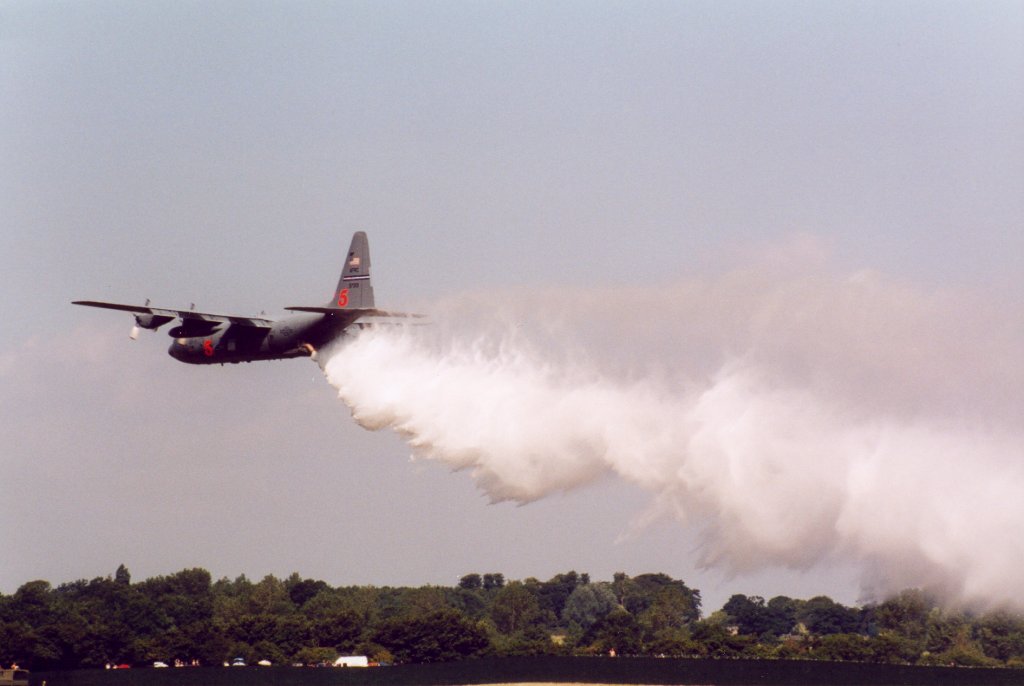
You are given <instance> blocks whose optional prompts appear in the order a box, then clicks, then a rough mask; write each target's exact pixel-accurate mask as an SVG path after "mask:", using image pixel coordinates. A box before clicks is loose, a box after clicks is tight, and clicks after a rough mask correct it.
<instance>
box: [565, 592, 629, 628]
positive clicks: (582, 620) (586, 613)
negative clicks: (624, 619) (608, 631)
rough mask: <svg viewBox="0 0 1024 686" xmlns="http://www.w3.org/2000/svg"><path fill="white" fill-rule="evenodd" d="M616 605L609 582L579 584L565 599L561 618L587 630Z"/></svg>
mask: <svg viewBox="0 0 1024 686" xmlns="http://www.w3.org/2000/svg"><path fill="white" fill-rule="evenodd" d="M616 607H618V602H617V601H616V598H615V593H614V592H613V591H612V589H611V585H610V584H607V583H595V584H586V585H581V586H577V587H576V590H574V591H573V592H572V593H571V594H570V595H569V597H568V598H567V599H566V601H565V609H564V610H563V611H562V619H563V620H564V621H566V622H572V623H575V624H577V625H579V626H580V627H582V628H583V629H584V630H587V629H589V628H590V627H591V626H593V625H594V624H595V623H596V622H597V621H598V620H600V619H602V618H604V617H605V616H606V615H607V614H608V613H609V612H611V611H612V610H614V609H615V608H616Z"/></svg>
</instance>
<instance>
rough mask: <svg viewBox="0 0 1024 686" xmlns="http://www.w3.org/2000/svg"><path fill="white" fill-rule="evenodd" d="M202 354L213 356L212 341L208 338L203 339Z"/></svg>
mask: <svg viewBox="0 0 1024 686" xmlns="http://www.w3.org/2000/svg"><path fill="white" fill-rule="evenodd" d="M203 354H204V355H206V356H207V357H213V341H212V340H210V339H209V338H207V339H206V340H204V341H203Z"/></svg>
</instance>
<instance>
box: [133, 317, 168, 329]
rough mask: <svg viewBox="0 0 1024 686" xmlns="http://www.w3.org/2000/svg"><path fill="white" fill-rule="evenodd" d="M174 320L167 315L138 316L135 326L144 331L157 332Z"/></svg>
mask: <svg viewBox="0 0 1024 686" xmlns="http://www.w3.org/2000/svg"><path fill="white" fill-rule="evenodd" d="M172 319H174V317H168V316H167V315H165V314H137V315H135V324H136V326H140V327H142V328H143V329H150V330H156V329H159V328H160V327H161V326H163V325H164V324H166V323H167V322H169V321H171V320H172Z"/></svg>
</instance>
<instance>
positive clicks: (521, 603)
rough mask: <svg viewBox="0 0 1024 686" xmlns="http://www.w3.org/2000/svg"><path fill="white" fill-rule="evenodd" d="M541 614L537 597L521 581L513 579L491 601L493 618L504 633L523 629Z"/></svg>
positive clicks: (499, 629)
mask: <svg viewBox="0 0 1024 686" xmlns="http://www.w3.org/2000/svg"><path fill="white" fill-rule="evenodd" d="M539 615H540V603H539V602H538V601H537V597H536V596H535V595H534V594H533V593H531V592H530V591H529V590H527V589H526V587H525V586H524V585H523V584H522V582H519V581H513V582H511V583H509V584H508V585H506V586H505V587H504V588H502V589H501V590H500V591H498V593H497V594H496V595H495V596H494V601H493V602H492V603H491V619H493V620H494V624H495V626H496V627H497V628H498V631H500V632H502V633H503V634H512V633H515V632H517V631H522V630H523V629H525V628H526V627H527V626H528V625H529V624H531V623H533V622H534V621H535V620H536V619H537V617H538V616H539Z"/></svg>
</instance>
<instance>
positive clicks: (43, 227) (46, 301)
mask: <svg viewBox="0 0 1024 686" xmlns="http://www.w3.org/2000/svg"><path fill="white" fill-rule="evenodd" d="M1022 34H1024V7H1022V6H1021V4H1020V3H1014V2H987V3H980V4H979V3H960V2H938V3H934V2H931V3H923V2H904V3H888V2H864V3H814V2H782V3H754V2H706V3H702V2H680V3H674V2H669V3H660V2H650V3H613V2H586V3H582V2H580V3H573V2H569V3H555V4H552V3H531V2H526V3H499V2H493V3H455V2H439V3H371V2H366V3H355V2H342V3H327V2H301V3H270V2H256V3H252V2H244V3H243V2H215V3H180V2H174V3H171V2H152V3H145V4H143V5H138V4H136V3H119V2H95V3H64V2H18V1H15V2H8V3H5V4H4V5H3V7H0V65H2V68H0V87H2V88H0V90H2V92H3V93H4V95H3V97H2V98H0V157H2V160H3V164H0V216H2V217H3V222H2V225H0V272H2V274H3V284H4V288H3V292H4V296H5V297H4V299H3V310H2V312H0V315H2V316H0V380H2V383H0V408H2V410H3V412H2V415H0V416H2V417H3V419H0V438H2V439H3V443H2V445H3V450H2V452H0V481H2V482H3V483H4V484H5V486H7V488H5V491H6V492H7V493H8V497H9V498H13V500H9V507H8V508H5V509H6V513H5V514H4V515H2V516H0V549H2V550H5V551H9V552H8V553H5V554H4V555H3V556H2V562H0V590H2V591H4V592H8V593H9V592H11V591H13V590H14V589H15V588H17V587H18V586H19V585H20V584H21V583H24V582H25V581H28V580H31V579H34V578H46V579H49V580H51V581H54V582H59V581H65V580H72V579H75V578H80V577H91V576H96V575H101V574H108V573H112V571H113V569H114V568H115V567H116V566H117V564H119V563H121V562H124V563H125V564H126V565H127V566H128V567H129V569H131V570H132V572H133V574H135V575H136V576H137V577H141V576H146V575H151V574H160V573H168V572H172V571H175V570H177V569H180V568H182V567H185V566H192V565H198V566H204V567H207V568H209V569H210V570H211V571H212V572H213V573H214V574H215V575H228V576H234V575H237V574H239V573H246V574H249V575H251V576H259V575H262V574H264V573H276V574H287V573H290V572H291V571H299V572H300V573H301V574H303V575H306V576H313V577H319V578H324V579H326V580H327V581H329V582H331V583H333V584H344V583H382V584H383V583H404V584H419V583H453V582H454V581H456V580H457V579H458V577H459V576H461V575H462V574H465V573H468V572H473V571H477V572H487V571H502V572H504V573H505V574H506V575H507V576H510V577H513V578H521V577H525V576H537V577H541V578H547V577H549V576H551V575H552V574H554V573H556V572H559V571H565V570H567V569H569V568H576V569H578V570H580V571H589V572H590V573H591V575H592V576H594V577H596V578H610V576H611V573H612V572H614V571H625V572H627V573H631V574H637V573H642V572H645V571H664V572H667V573H670V574H673V575H674V576H679V577H682V578H684V579H686V580H687V581H688V582H690V583H692V584H693V585H695V586H697V587H698V588H701V589H702V590H703V591H704V592H705V596H706V597H707V598H708V607H707V608H706V609H708V610H711V609H714V608H716V607H718V606H719V605H720V604H721V602H722V601H723V600H724V599H725V598H727V597H728V594H729V593H731V592H748V593H759V594H761V595H764V596H766V597H770V596H772V595H775V594H778V593H786V594H789V595H800V596H810V595H813V594H817V593H827V594H829V595H832V596H833V597H836V598H839V599H842V600H845V601H847V602H850V601H853V600H856V599H857V598H858V595H859V593H860V592H861V591H860V585H861V584H860V581H861V580H862V579H861V576H860V574H859V572H858V571H857V570H856V569H854V567H855V565H854V566H851V565H850V564H849V560H847V559H845V558H844V560H841V561H838V562H836V561H829V560H822V561H819V562H818V563H817V564H816V565H814V566H812V568H809V569H807V570H805V571H802V572H794V571H787V570H784V569H780V568H779V567H778V566H777V565H776V566H773V565H765V566H764V568H762V569H758V570H753V571H750V570H748V571H745V572H743V573H742V574H740V575H739V576H738V577H735V578H730V575H729V573H727V571H725V570H723V569H720V568H716V567H714V566H713V567H711V568H709V569H702V568H698V567H697V565H696V563H695V561H694V560H695V554H694V552H693V551H694V548H695V546H696V545H697V543H696V542H695V541H696V534H695V533H694V531H693V530H692V528H689V527H687V526H683V525H680V524H678V523H676V522H666V521H661V522H659V523H657V524H655V525H652V526H650V527H647V528H644V529H642V530H640V531H639V532H638V533H628V534H627V533H626V532H633V531H634V530H635V527H634V526H633V525H632V524H631V522H634V521H635V520H636V518H637V517H638V516H640V515H641V513H643V512H644V511H645V508H646V507H647V505H648V502H649V494H648V493H647V492H645V491H644V489H643V488H639V487H638V486H637V485H636V484H633V483H628V482H627V481H624V480H623V479H620V478H618V477H616V476H614V475H607V476H606V477H604V478H602V479H600V480H599V481H598V482H597V483H596V484H592V485H590V486H588V487H585V488H581V489H578V490H573V491H569V492H567V493H565V494H558V495H555V496H551V497H549V498H547V499H543V500H540V501H537V502H534V503H531V504H529V505H526V506H523V507H517V506H514V505H511V504H508V503H503V504H498V505H488V504H487V499H486V498H485V497H484V496H482V495H481V493H480V491H479V490H478V488H477V486H476V485H475V484H474V482H473V480H472V479H471V478H469V477H468V476H467V475H466V474H465V473H449V471H448V470H446V469H445V468H444V467H443V466H438V465H435V464H433V463H430V462H415V463H410V462H409V461H408V459H407V458H408V455H409V452H410V451H409V448H408V447H407V446H406V445H405V444H404V443H403V442H402V441H401V440H400V439H399V438H398V437H397V436H395V435H393V434H389V433H386V432H385V433H369V432H366V431H364V430H363V429H361V428H359V427H357V426H356V425H355V424H354V423H353V422H352V421H351V419H349V416H348V414H349V413H348V410H347V409H346V407H345V406H344V405H343V404H342V403H341V402H340V401H338V400H337V399H336V397H335V395H336V394H335V391H334V389H333V388H331V387H330V386H329V385H328V384H327V383H326V381H325V380H324V378H323V375H322V374H321V373H320V370H319V369H317V368H316V366H315V365H312V364H309V363H307V362H305V361H287V362H281V363H274V364H268V365H262V366H260V365H250V366H244V368H223V369H222V368H210V369H206V368H203V369H193V368H190V367H186V366H184V365H181V364H179V363H176V362H175V361H174V360H172V359H170V358H169V357H167V356H166V355H164V354H163V349H164V348H165V347H166V346H165V343H166V342H167V339H166V337H165V336H163V335H162V334H158V335H153V336H149V335H143V336H142V337H141V339H140V340H139V341H138V342H136V343H131V342H130V341H129V340H128V338H127V336H126V334H127V331H128V328H129V325H130V323H129V321H128V318H127V317H124V318H119V317H118V316H116V315H115V314H114V313H102V312H93V311H86V310H79V309H77V308H73V307H71V306H70V305H69V304H68V303H69V301H70V300H73V299H83V298H89V299H101V300H112V301H116V302H134V301H141V300H142V299H144V298H147V297H148V298H151V299H152V300H153V302H154V303H157V304H160V305H168V306H178V305H186V304H187V303H189V302H195V303H196V304H197V305H198V306H199V307H200V308H201V309H206V310H208V311H218V312H231V313H255V312H258V311H260V310H266V311H267V313H268V314H270V315H272V316H275V315H278V314H280V313H281V308H283V307H284V306H287V305H293V304H310V303H313V304H315V303H318V302H320V301H321V300H323V299H324V298H325V297H326V295H327V294H329V289H330V288H331V287H332V286H333V285H334V283H335V281H336V275H337V272H338V269H339V265H340V260H341V257H342V253H343V251H344V250H345V248H346V246H347V243H348V240H349V238H350V236H351V233H352V232H353V231H355V230H366V231H367V232H368V233H369V235H370V241H371V249H372V252H373V261H374V266H375V281H376V292H377V299H378V303H379V304H382V305H386V306H388V307H392V306H393V307H398V308H402V309H411V310H415V309H429V308H430V307H431V306H433V305H435V304H436V303H438V302H450V301H453V300H454V301H458V300H459V299H461V298H466V297H471V296H475V295H478V294H487V293H494V292H501V293H504V294H511V296H510V297H513V298H515V297H516V294H529V296H530V297H535V296H536V294H538V293H541V294H543V293H562V292H570V291H571V292H575V293H581V292H582V293H586V292H589V291H595V292H596V291H601V290H602V289H612V290H614V289H624V288H645V289H655V290H656V289H660V288H672V287H674V286H675V285H676V284H679V283H681V282H688V281H691V280H694V279H707V280H710V281H711V282H714V283H718V281H716V280H717V279H719V278H720V277H721V276H722V275H723V274H728V273H731V271H730V270H733V269H736V268H737V265H739V266H740V267H743V268H746V269H753V270H755V271H757V270H758V269H759V267H758V266H757V265H761V264H763V262H762V260H763V259H764V258H765V256H766V255H768V256H770V255H772V254H773V253H774V252H775V251H781V252H783V253H786V252H787V251H792V250H794V247H793V246H801V245H811V246H813V248H812V250H811V252H814V253H815V254H820V255H824V257H822V258H821V259H822V264H823V265H824V266H823V267H822V269H824V270H826V271H828V272H830V273H834V274H836V275H837V277H836V278H839V279H841V278H845V277H846V276H848V275H850V274H856V273H861V272H863V271H864V270H871V271H872V272H877V273H879V274H882V275H884V278H885V281H884V283H886V284H895V285H898V286H899V287H900V288H909V289H910V290H912V291H913V292H914V293H916V294H920V295H922V297H923V298H924V300H926V301H927V302H929V303H933V304H934V303H948V302H950V301H956V302H958V303H960V302H963V300H964V299H968V300H970V302H981V303H985V304H986V306H987V307H990V308H992V311H993V314H991V315H990V316H987V318H984V321H985V322H992V321H995V322H1003V323H1004V324H1005V326H1004V327H1003V329H1000V331H999V332H998V334H992V335H991V336H990V335H989V334H988V332H987V331H980V332H979V331H973V332H971V334H970V335H971V336H972V338H971V341H972V342H977V343H978V345H976V346H974V348H979V349H980V347H984V344H986V343H987V342H991V341H990V339H991V340H994V341H995V343H992V347H993V348H994V349H998V350H1000V351H1006V350H1010V351H1012V350H1014V349H1016V350H1018V352H1019V348H1015V347H1014V346H1016V345H1017V344H1019V342H1020V340H1021V338H1020V337H1021V330H1020V327H1019V323H1020V321H1021V302H1022V299H1024V277H1022V274H1024V226H1022V217H1024V89H1022V88H1021V84H1022V83H1024V46H1022V44H1021V41H1020V36H1021V35H1022ZM752 265H753V266H752ZM766 273H767V272H766ZM769 276H770V274H769ZM935 307H937V308H938V309H939V310H941V308H942V305H936V306H935ZM740 309H742V308H740ZM933 309H934V308H933ZM950 311H951V312H961V311H962V308H960V307H959V306H958V307H957V308H952V309H951V310H950ZM608 319H609V322H608V326H609V328H612V329H617V328H618V327H619V324H617V322H618V321H621V317H619V316H617V315H611V314H610V315H609V316H608ZM929 321H930V320H929ZM1006 322H1009V323H1008V324H1007V323H1006ZM640 326H643V325H642V324H641V325H640ZM581 337H582V339H583V341H584V344H585V343H586V341H587V338H586V336H585V335H583V334H581ZM592 342H593V343H594V345H595V346H598V343H597V342H596V340H594V341H592ZM599 345H600V347H602V348H603V349H608V348H613V347H614V344H613V343H609V341H608V340H607V337H606V336H605V337H604V338H603V339H602V340H601V342H600V344H599ZM894 345H895V344H894ZM965 349H967V348H966V347H965ZM958 350H959V348H958ZM780 354H781V353H780ZM1008 359H1009V368H1008V371H1007V372H1006V377H1007V378H1009V379H1010V380H1011V381H1012V380H1016V379H1018V378H1019V375H1020V365H1021V362H1020V360H1019V356H1018V357H1017V358H1016V359H1014V356H1013V353H1012V352H1010V353H1009V357H1008ZM967 366H969V365H967ZM954 376H955V378H957V379H963V380H964V381H963V382H964V383H965V384H967V385H968V386H970V385H971V379H970V372H969V371H967V372H964V373H962V374H960V375H958V376H957V375H954ZM928 378H932V377H931V376H929V377H928ZM891 383H892V384H895V385H899V384H900V380H899V379H895V380H891ZM971 387H972V388H973V386H971ZM941 391H942V394H944V396H943V398H936V397H935V394H929V392H927V390H926V391H922V392H921V393H920V394H919V396H917V398H918V402H919V404H922V405H928V404H929V403H930V402H932V400H935V402H936V403H938V404H942V403H943V402H944V398H945V397H947V396H948V397H955V396H956V395H957V387H955V386H953V387H943V388H942V389H941ZM1000 407H1001V408H1002V409H1003V410H1005V412H1003V414H1002V415H1000V416H1001V417H1003V418H1004V420H1001V421H1005V422H1006V423H1007V425H1009V424H1012V420H1013V419H1014V418H1019V414H1014V413H1019V410H1020V407H1021V400H1020V395H1019V391H1018V392H1017V395H1014V394H1013V392H1012V391H1008V399H1007V400H1006V401H1005V402H1004V403H1002V405H1000ZM1006 408H1010V409H1009V410H1006ZM997 414H998V412H997ZM1007 417H1008V418H1009V419H1005V418H1007ZM541 532H543V533H541Z"/></svg>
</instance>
